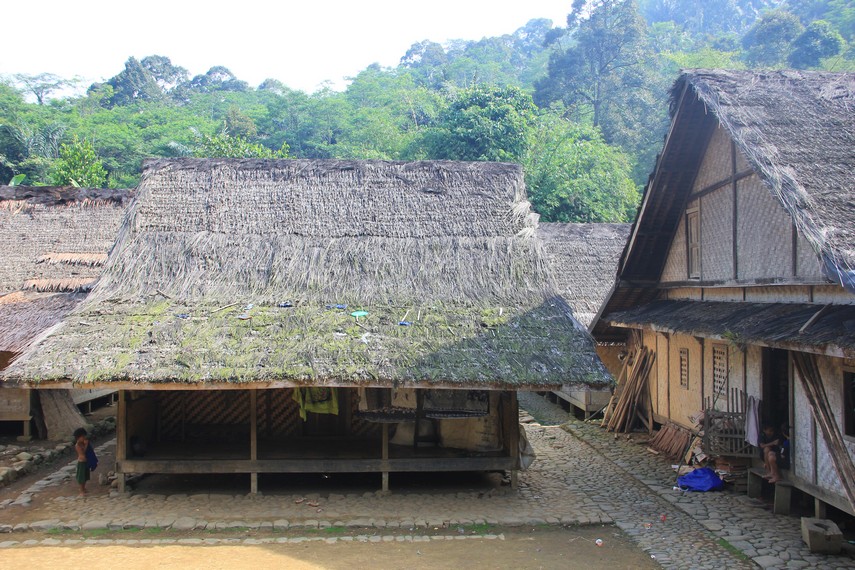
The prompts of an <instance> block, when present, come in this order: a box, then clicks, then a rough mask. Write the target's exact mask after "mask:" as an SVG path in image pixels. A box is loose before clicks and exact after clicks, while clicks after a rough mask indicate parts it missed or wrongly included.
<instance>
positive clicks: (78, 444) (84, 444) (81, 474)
mask: <svg viewBox="0 0 855 570" xmlns="http://www.w3.org/2000/svg"><path fill="white" fill-rule="evenodd" d="M87 435H88V434H87V433H86V430H85V429H83V428H77V429H76V430H74V449H75V451H77V483H78V484H79V485H80V496H81V497H83V496H85V495H86V482H87V481H88V480H89V463H88V462H87V461H86V449H87V448H88V447H89V438H88V437H87Z"/></svg>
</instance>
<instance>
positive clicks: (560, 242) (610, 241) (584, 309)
mask: <svg viewBox="0 0 855 570" xmlns="http://www.w3.org/2000/svg"><path fill="white" fill-rule="evenodd" d="M630 227H631V225H630V224H561V223H542V222H541V223H540V224H539V225H538V227H537V235H538V237H540V238H541V239H542V240H543V242H544V245H545V249H546V259H547V260H548V262H549V265H550V268H551V270H552V275H553V277H554V278H555V282H556V285H557V286H558V290H559V292H560V293H561V295H562V296H563V297H564V298H565V299H566V300H567V303H568V304H569V305H570V307H571V308H572V309H573V316H574V317H576V320H578V321H579V322H580V323H582V324H583V325H585V326H586V327H587V326H588V325H590V324H591V321H592V320H593V319H594V316H595V315H596V314H597V310H598V309H599V308H600V305H601V304H602V303H603V301H604V300H605V298H606V296H608V294H609V291H611V289H612V285H614V281H615V274H616V273H617V263H618V259H619V258H620V254H621V253H622V252H623V248H624V247H625V246H626V239H627V237H628V236H629V230H630Z"/></svg>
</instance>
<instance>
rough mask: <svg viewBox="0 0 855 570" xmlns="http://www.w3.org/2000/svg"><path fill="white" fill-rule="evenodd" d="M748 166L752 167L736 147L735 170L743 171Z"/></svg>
mask: <svg viewBox="0 0 855 570" xmlns="http://www.w3.org/2000/svg"><path fill="white" fill-rule="evenodd" d="M749 168H752V166H751V164H750V163H749V162H748V159H746V158H745V155H744V154H743V153H742V151H741V150H739V149H738V148H737V149H736V172H745V171H747V170H748V169H749Z"/></svg>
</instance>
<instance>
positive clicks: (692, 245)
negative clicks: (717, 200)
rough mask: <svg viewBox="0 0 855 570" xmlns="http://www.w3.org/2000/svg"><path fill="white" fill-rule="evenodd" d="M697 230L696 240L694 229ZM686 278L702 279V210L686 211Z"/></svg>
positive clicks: (692, 209)
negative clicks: (693, 234)
mask: <svg viewBox="0 0 855 570" xmlns="http://www.w3.org/2000/svg"><path fill="white" fill-rule="evenodd" d="M693 228H694V229H695V232H694V233H695V236H694V237H695V239H693V237H692V233H693V232H692V229H693ZM686 276H687V277H688V278H689V279H700V278H701V209H700V208H690V209H688V210H686Z"/></svg>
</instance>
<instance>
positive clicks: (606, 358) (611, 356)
mask: <svg viewBox="0 0 855 570" xmlns="http://www.w3.org/2000/svg"><path fill="white" fill-rule="evenodd" d="M622 352H623V353H625V352H626V346H625V345H622V344H614V345H604V344H598V345H597V356H599V357H600V360H602V361H603V364H605V365H606V368H607V369H608V371H609V372H610V373H611V375H612V376H614V377H615V378H617V377H618V376H619V375H620V371H621V369H622V368H623V361H622V360H621V359H620V358H618V355H619V354H621V353H622Z"/></svg>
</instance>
